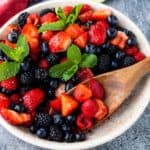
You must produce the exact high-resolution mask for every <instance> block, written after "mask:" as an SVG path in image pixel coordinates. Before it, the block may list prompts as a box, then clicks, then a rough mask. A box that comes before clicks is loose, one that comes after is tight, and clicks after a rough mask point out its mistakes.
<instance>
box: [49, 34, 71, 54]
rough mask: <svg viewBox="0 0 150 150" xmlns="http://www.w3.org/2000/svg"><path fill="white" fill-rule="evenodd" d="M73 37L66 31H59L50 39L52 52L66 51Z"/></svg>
mask: <svg viewBox="0 0 150 150" xmlns="http://www.w3.org/2000/svg"><path fill="white" fill-rule="evenodd" d="M71 42H72V40H71V37H70V36H69V35H68V34H67V33H65V32H63V31H62V32H58V33H57V34H56V35H54V36H53V37H52V38H51V39H50V41H49V49H50V51H51V52H52V53H59V52H64V51H66V49H67V48H68V47H69V45H70V44H71Z"/></svg>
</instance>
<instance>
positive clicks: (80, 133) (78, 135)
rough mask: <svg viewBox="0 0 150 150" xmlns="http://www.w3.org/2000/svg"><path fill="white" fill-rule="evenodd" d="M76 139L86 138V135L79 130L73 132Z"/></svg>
mask: <svg viewBox="0 0 150 150" xmlns="http://www.w3.org/2000/svg"><path fill="white" fill-rule="evenodd" d="M75 137H76V141H84V140H86V135H85V133H82V132H79V133H76V134H75Z"/></svg>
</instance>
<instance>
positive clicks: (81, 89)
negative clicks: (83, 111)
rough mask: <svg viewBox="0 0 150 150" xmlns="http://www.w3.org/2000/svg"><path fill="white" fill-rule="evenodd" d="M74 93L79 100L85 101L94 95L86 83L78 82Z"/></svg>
mask: <svg viewBox="0 0 150 150" xmlns="http://www.w3.org/2000/svg"><path fill="white" fill-rule="evenodd" d="M73 95H74V97H75V99H76V100H77V101H79V102H84V101H86V100H88V99H90V98H91V97H92V91H91V89H89V88H88V87H87V86H85V85H84V84H78V85H77V86H76V88H75V90H74V92H73Z"/></svg>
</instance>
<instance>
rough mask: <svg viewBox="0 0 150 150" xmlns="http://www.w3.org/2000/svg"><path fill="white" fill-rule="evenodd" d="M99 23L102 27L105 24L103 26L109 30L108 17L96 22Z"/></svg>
mask: <svg viewBox="0 0 150 150" xmlns="http://www.w3.org/2000/svg"><path fill="white" fill-rule="evenodd" d="M96 24H97V25H100V27H101V26H102V25H103V27H104V28H105V29H106V30H107V29H108V28H109V23H108V21H107V19H103V20H100V21H97V23H96Z"/></svg>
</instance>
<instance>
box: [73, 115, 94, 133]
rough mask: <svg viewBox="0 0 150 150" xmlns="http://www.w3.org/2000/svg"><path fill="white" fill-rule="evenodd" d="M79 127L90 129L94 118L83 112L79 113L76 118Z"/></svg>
mask: <svg viewBox="0 0 150 150" xmlns="http://www.w3.org/2000/svg"><path fill="white" fill-rule="evenodd" d="M76 125H77V127H78V128H79V129H80V130H82V131H85V130H90V129H92V128H93V126H94V124H93V120H92V119H91V118H86V117H85V116H84V115H83V114H79V115H78V117H77V120H76Z"/></svg>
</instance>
